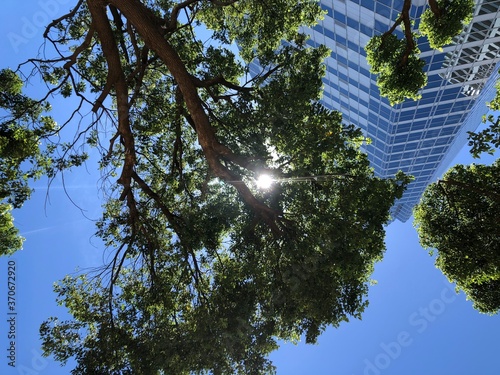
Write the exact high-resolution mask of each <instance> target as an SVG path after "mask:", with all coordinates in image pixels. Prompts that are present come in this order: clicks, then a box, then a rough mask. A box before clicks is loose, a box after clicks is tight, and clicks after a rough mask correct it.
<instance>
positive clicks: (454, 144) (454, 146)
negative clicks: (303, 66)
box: [306, 0, 500, 221]
mask: <svg viewBox="0 0 500 375" xmlns="http://www.w3.org/2000/svg"><path fill="white" fill-rule="evenodd" d="M321 4H322V7H323V9H324V10H325V11H326V12H327V14H326V15H325V18H324V20H323V21H322V22H321V23H320V24H318V25H317V26H316V27H314V29H307V30H306V32H307V33H308V34H310V36H311V39H310V40H309V44H310V45H312V46H315V45H320V44H323V45H326V46H327V47H328V48H330V50H331V56H330V58H328V59H327V61H326V64H327V74H326V77H325V79H324V95H323V102H324V104H325V105H326V106H327V107H329V108H331V109H335V110H338V111H340V112H342V114H343V119H344V122H346V123H352V124H355V125H357V126H359V127H360V128H362V129H363V131H364V132H365V134H366V135H367V136H368V137H369V138H371V140H372V143H371V144H370V145H367V146H366V147H365V150H366V151H367V153H368V156H369V158H370V161H371V163H372V165H373V167H374V169H375V173H376V174H377V175H378V176H380V177H389V176H393V175H394V174H395V173H396V172H397V171H398V170H402V171H404V172H406V173H408V174H411V175H413V176H415V180H414V181H413V182H412V183H411V184H410V186H409V188H408V190H407V191H406V193H405V194H404V196H403V197H402V198H401V199H400V200H399V201H398V202H397V203H396V205H395V206H394V207H393V212H392V215H393V218H396V219H399V220H401V221H406V220H408V219H409V217H410V216H411V214H412V208H413V206H414V205H415V204H416V203H418V201H419V199H420V197H421V195H422V193H423V191H424V189H425V187H426V186H427V185H428V184H429V183H430V182H432V181H435V180H436V179H437V178H439V177H440V176H441V175H442V173H443V172H444V171H445V170H446V169H447V167H448V165H449V163H450V162H451V160H452V159H453V157H454V156H455V155H456V154H457V153H458V151H460V149H461V148H462V147H463V146H464V145H465V143H466V141H467V131H469V130H475V129H476V127H477V126H478V125H479V124H480V123H481V117H482V115H483V114H485V113H486V112H487V107H486V105H485V103H486V102H487V101H488V100H491V99H492V97H493V95H494V91H495V87H494V83H495V80H496V78H497V73H496V72H497V70H498V67H497V63H498V62H499V61H500V0H489V1H488V0H477V1H476V7H475V10H474V18H473V20H472V22H471V23H470V24H469V25H468V26H467V27H466V28H465V29H464V31H463V33H462V34H461V35H459V36H458V37H456V38H455V41H456V43H453V44H452V45H449V46H446V47H444V48H443V50H442V51H436V50H432V49H431V48H430V47H429V44H428V42H427V39H426V38H424V37H421V38H420V39H419V48H420V50H421V51H422V54H421V57H422V58H423V59H424V60H425V61H426V66H425V68H424V69H425V70H426V71H427V74H428V84H427V86H426V87H425V88H424V89H423V90H422V92H421V94H422V98H421V99H420V100H418V101H413V100H407V101H405V102H404V103H402V104H399V105H396V106H394V107H391V106H390V105H389V102H388V100H386V99H385V98H381V97H380V95H379V91H378V88H377V85H376V76H374V75H372V74H370V72H369V66H368V64H367V62H366V54H365V51H364V48H363V47H364V46H365V45H366V44H367V43H368V40H369V39H370V38H371V37H372V36H374V35H379V34H382V33H384V32H385V31H387V30H388V29H389V28H390V27H391V26H392V24H393V22H394V21H395V20H396V19H397V17H398V15H399V13H400V11H401V9H402V7H403V0H378V1H373V0H321ZM426 4H427V2H426V1H425V0H413V5H412V8H411V17H412V19H414V20H416V22H415V25H414V27H415V28H418V20H419V17H420V16H421V14H422V12H423V11H424V10H425V8H426V6H427V5H426ZM397 32H398V33H400V34H399V36H400V37H402V32H401V31H400V29H399V30H398V31H397Z"/></svg>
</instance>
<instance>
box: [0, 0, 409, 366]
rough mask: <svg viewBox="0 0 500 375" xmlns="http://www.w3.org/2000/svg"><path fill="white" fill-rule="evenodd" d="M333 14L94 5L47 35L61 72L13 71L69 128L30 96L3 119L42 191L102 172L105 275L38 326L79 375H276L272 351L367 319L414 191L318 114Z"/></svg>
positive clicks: (75, 282)
mask: <svg viewBox="0 0 500 375" xmlns="http://www.w3.org/2000/svg"><path fill="white" fill-rule="evenodd" d="M321 14H322V12H321V10H320V8H319V7H318V5H317V3H316V2H314V1H300V2H297V1H292V0H273V1H271V2H269V1H266V2H262V1H259V0H244V1H229V2H206V1H201V0H200V1H198V0H188V1H185V2H181V3H177V2H171V1H163V0H155V1H148V2H145V1H139V0H110V1H104V0H86V1H79V2H78V4H77V5H76V6H75V8H74V9H73V10H72V11H71V12H70V13H68V14H66V15H64V16H62V17H61V18H59V19H57V20H56V21H54V22H52V23H51V24H50V25H49V26H48V27H47V29H46V31H45V37H46V38H47V46H46V51H48V52H50V50H51V48H49V46H53V47H54V48H53V51H55V52H54V53H55V55H54V56H53V57H48V58H47V59H32V60H30V61H28V62H27V64H28V65H27V64H25V65H22V66H21V68H20V69H21V72H22V70H23V69H28V70H29V71H30V72H32V73H30V74H38V75H39V76H40V77H41V79H42V80H43V81H44V83H45V84H46V85H47V86H48V93H47V96H46V98H48V97H49V96H54V97H57V98H58V100H66V101H67V103H70V104H71V105H73V106H74V112H73V113H71V114H70V116H69V119H68V120H67V121H66V120H64V121H62V122H61V125H59V126H58V127H56V126H55V122H54V121H53V120H52V119H51V118H50V117H48V116H46V112H47V111H48V110H49V106H48V104H46V100H45V98H44V99H42V100H40V101H33V100H31V99H28V98H26V97H24V96H22V98H25V99H23V101H25V102H26V103H29V105H27V106H26V107H27V108H30V109H34V110H35V109H36V111H37V112H36V114H37V115H36V116H35V117H36V118H33V119H32V120H31V121H30V123H29V125H28V124H25V123H24V122H23V121H24V120H23V117H22V114H20V113H18V112H16V106H15V105H11V104H9V105H8V106H4V107H5V108H7V110H8V111H10V119H11V120H9V121H10V123H9V124H10V125H9V126H11V127H12V128H13V129H14V130H16V129H20V131H24V132H25V133H23V134H24V135H23V139H25V140H26V142H24V143H22V144H23V145H24V144H29V145H32V143H30V141H29V140H31V138H30V137H29V136H28V135H29V134H34V135H36V136H37V137H38V138H36V139H37V142H40V140H43V143H42V144H40V143H37V145H38V146H37V147H40V148H41V150H42V151H36V152H40V155H44V156H45V157H46V159H44V160H46V164H45V165H40V164H36V168H37V169H36V172H37V173H39V174H40V173H41V174H46V175H48V176H49V177H52V176H54V174H55V173H57V172H58V171H59V170H61V169H64V168H68V167H71V166H77V165H80V164H81V163H82V162H83V161H84V160H85V159H86V154H85V152H84V151H85V150H86V149H88V148H89V147H92V148H94V149H95V151H94V154H96V153H98V154H99V155H100V160H99V167H100V168H101V171H102V175H103V180H104V181H105V184H103V186H104V187H105V194H104V196H105V201H104V202H103V215H102V219H101V220H100V221H99V222H98V223H97V235H98V236H99V237H100V238H101V239H102V240H103V242H104V244H105V245H106V247H107V249H106V253H107V256H106V259H110V261H109V263H107V264H104V265H103V266H102V268H100V269H98V270H96V271H95V272H94V273H89V274H87V275H85V274H82V275H79V276H72V277H67V278H65V279H64V280H63V281H61V282H60V283H59V284H58V285H57V286H56V292H57V293H58V300H59V303H61V304H62V305H64V306H66V307H67V308H68V310H69V312H70V313H71V315H72V318H71V319H70V320H67V321H60V320H59V319H58V318H56V317H53V318H50V319H49V320H47V321H46V322H45V323H44V324H43V325H42V327H41V337H42V342H43V348H44V351H45V354H46V355H53V356H54V357H55V358H56V360H58V361H61V362H62V363H65V362H66V361H67V360H68V359H70V358H74V359H76V363H77V365H76V368H75V369H74V370H73V373H74V374H98V373H99V374H159V373H167V374H207V373H213V374H264V373H273V372H274V368H273V366H272V364H271V363H270V361H269V360H268V359H267V356H268V354H269V353H270V352H271V351H272V350H274V349H276V348H277V345H278V344H277V342H278V340H290V341H296V340H298V339H299V338H300V337H301V336H305V339H306V341H307V342H314V341H315V340H316V339H317V337H318V335H319V334H320V333H321V332H322V330H323V329H324V328H325V327H326V326H327V325H333V326H338V325H339V324H340V323H341V322H343V321H348V320H349V319H350V318H353V317H354V318H359V317H360V316H361V313H362V312H363V310H364V308H365V307H366V305H367V300H366V295H367V291H368V286H369V284H370V275H371V273H372V271H373V264H374V263H375V262H376V261H378V260H380V259H381V258H382V255H383V252H384V224H386V223H387V222H388V220H389V209H390V207H391V206H392V204H393V202H394V200H395V199H397V198H399V197H401V195H402V193H403V191H404V189H405V186H406V184H407V183H408V182H409V178H408V177H407V176H404V175H403V174H398V175H397V176H395V177H394V178H391V179H381V178H377V177H375V176H374V173H373V170H372V168H371V167H370V165H369V161H368V159H367V156H366V155H365V154H364V153H362V152H361V151H360V146H361V144H362V143H363V142H364V141H365V139H364V138H363V136H362V133H361V131H360V130H358V129H355V128H354V127H353V126H348V125H345V124H342V119H341V116H340V114H339V113H338V112H334V111H330V110H328V109H326V108H324V107H323V106H322V105H321V104H320V102H319V99H320V96H321V86H322V77H323V74H324V71H325V67H324V65H323V59H324V58H325V57H326V56H327V54H328V51H327V50H326V48H324V47H320V48H316V49H313V48H309V47H306V43H305V40H306V37H305V36H304V35H302V34H301V33H299V32H298V30H299V26H301V25H312V24H313V23H314V22H315V20H316V19H318V17H321ZM235 42H236V43H237V44H238V46H239V49H238V50H237V49H236V48H235V47H234V43H235ZM257 60H258V61H259V63H260V71H259V72H257V73H255V74H254V75H253V76H249V74H248V72H249V71H250V64H251V63H252V62H255V61H257ZM255 69H259V68H258V67H257V66H254V70H253V71H254V72H255ZM6 74H11V73H10V72H9V73H6ZM12 79H13V80H15V79H17V78H15V76H12ZM15 86H16V87H19V84H18V81H16V85H15ZM27 100H30V102H27ZM89 114H90V115H89ZM48 125H50V126H48ZM9 129H10V128H9ZM51 132H52V133H53V134H51ZM61 134H65V138H64V140H66V138H67V137H70V136H71V137H70V139H69V140H68V142H65V143H60V138H59V137H60V136H61ZM11 138H12V139H14V137H11ZM16 139H17V138H16ZM14 145H15V144H14V143H12V142H11V143H9V142H7V143H6V144H5V146H3V147H7V148H9V147H10V148H12V146H14ZM16 147H17V146H16ZM17 148H19V147H17ZM36 150H38V148H36ZM10 154H12V153H10V152H9V155H10ZM28 154H29V153H28ZM22 155H25V154H22ZM263 172H265V173H267V174H269V175H271V176H272V177H273V178H274V179H275V183H274V184H273V186H272V187H271V188H270V189H268V190H258V189H257V188H256V186H255V180H256V178H257V177H258V176H259V175H260V174H261V173H263ZM318 175H319V176H322V179H321V180H318V179H314V178H313V177H312V176H318ZM308 177H310V178H308Z"/></svg>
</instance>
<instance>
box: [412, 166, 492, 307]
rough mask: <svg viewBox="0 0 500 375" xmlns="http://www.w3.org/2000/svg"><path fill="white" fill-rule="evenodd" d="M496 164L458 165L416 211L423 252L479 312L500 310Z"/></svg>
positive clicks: (434, 186) (433, 187)
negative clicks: (430, 254)
mask: <svg viewBox="0 0 500 375" xmlns="http://www.w3.org/2000/svg"><path fill="white" fill-rule="evenodd" d="M499 210H500V160H497V161H496V162H495V163H493V164H492V165H490V166H487V165H480V164H479V165H475V164H472V165H469V166H463V165H456V166H454V167H453V168H451V169H450V170H449V171H448V172H447V173H446V174H445V175H444V176H443V178H442V179H441V180H439V181H438V182H436V183H433V184H431V185H429V186H428V187H427V189H426V190H425V192H424V195H423V197H422V200H421V202H420V203H419V204H418V205H417V206H416V207H415V210H414V215H415V226H416V228H417V232H418V235H419V238H420V243H421V244H422V246H423V247H425V248H429V249H430V250H431V252H432V251H434V250H435V251H436V252H437V257H436V266H437V267H438V268H439V269H440V270H441V271H443V273H444V274H445V275H446V276H447V277H448V279H449V280H450V281H451V282H455V283H456V285H457V288H458V289H462V290H463V291H464V292H465V293H466V294H467V296H468V298H469V299H471V300H472V301H473V302H474V307H475V308H476V309H478V310H479V311H481V312H485V313H496V312H498V311H499V310H500V289H499V288H498V285H499V282H500V230H499V228H500V221H499V217H498V212H499Z"/></svg>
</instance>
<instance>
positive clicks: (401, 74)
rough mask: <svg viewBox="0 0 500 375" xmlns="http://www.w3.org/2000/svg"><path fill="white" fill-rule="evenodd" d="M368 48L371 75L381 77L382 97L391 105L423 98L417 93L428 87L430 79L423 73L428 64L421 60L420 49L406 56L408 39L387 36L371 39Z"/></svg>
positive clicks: (379, 83)
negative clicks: (406, 40)
mask: <svg viewBox="0 0 500 375" xmlns="http://www.w3.org/2000/svg"><path fill="white" fill-rule="evenodd" d="M365 49H366V60H367V61H368V64H370V67H371V72H372V73H375V74H378V77H377V85H378V88H379V91H380V95H382V96H384V97H386V98H387V99H389V102H390V103H391V105H394V104H397V103H401V102H403V101H404V100H405V99H407V98H409V99H414V100H417V99H419V98H420V97H421V95H420V94H419V92H418V91H419V90H420V89H421V88H422V87H424V86H425V85H426V84H427V76H426V75H425V73H424V72H423V71H422V68H423V67H424V65H425V61H424V60H422V59H420V58H418V54H419V53H420V51H419V50H418V48H417V47H415V49H414V50H413V52H414V53H412V54H410V55H405V51H406V50H407V46H406V42H405V40H402V39H398V38H397V37H396V36H395V35H393V34H386V35H382V36H375V37H373V38H372V39H370V41H369V42H368V44H367V45H366V47H365Z"/></svg>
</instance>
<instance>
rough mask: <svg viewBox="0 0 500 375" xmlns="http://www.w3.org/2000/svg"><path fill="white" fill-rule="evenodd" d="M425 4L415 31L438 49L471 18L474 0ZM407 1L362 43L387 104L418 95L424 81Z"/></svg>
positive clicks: (416, 34) (430, 1)
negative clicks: (384, 28) (386, 27)
mask: <svg viewBox="0 0 500 375" xmlns="http://www.w3.org/2000/svg"><path fill="white" fill-rule="evenodd" d="M428 4H429V8H427V9H426V10H425V11H424V13H423V14H422V17H421V19H420V26H419V31H420V33H421V34H422V35H424V36H426V37H427V38H428V40H429V44H430V46H431V48H434V49H441V48H442V47H443V46H444V45H446V44H449V43H451V41H452V38H453V37H454V36H456V35H458V34H459V33H460V32H461V31H462V29H463V26H464V24H467V23H469V22H470V21H471V20H472V10H473V7H474V1H473V0H456V1H455V0H454V1H449V0H429V1H428ZM411 5H412V1H411V0H405V1H404V3H403V7H402V9H401V13H400V15H399V16H398V18H397V19H396V21H395V22H394V23H393V25H392V26H391V28H390V29H389V30H388V31H386V32H385V33H383V34H382V35H376V36H374V37H373V38H372V39H370V41H369V42H368V44H367V45H366V47H365V50H366V55H367V61H368V64H369V65H370V71H371V72H372V73H374V74H377V75H378V77H377V85H378V87H379V90H380V95H381V96H383V97H387V99H389V102H390V103H391V105H395V104H398V103H401V102H403V101H404V100H405V99H406V98H409V99H414V100H417V99H420V98H421V95H420V94H419V91H420V89H421V88H423V87H424V86H425V85H426V84H427V76H426V75H425V73H424V71H423V68H424V65H425V61H424V60H423V59H421V58H420V57H419V54H420V49H419V48H418V44H417V39H418V37H419V34H418V33H415V32H412V20H411V17H410V9H411ZM398 26H401V28H402V29H403V35H404V37H403V38H399V37H398V36H397V35H395V34H394V33H395V31H396V29H397V27H398Z"/></svg>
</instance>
